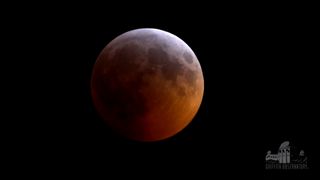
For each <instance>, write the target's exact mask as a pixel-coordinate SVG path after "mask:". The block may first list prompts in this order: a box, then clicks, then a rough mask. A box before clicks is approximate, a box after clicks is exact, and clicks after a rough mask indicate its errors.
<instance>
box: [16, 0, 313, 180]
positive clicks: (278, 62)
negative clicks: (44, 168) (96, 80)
mask: <svg viewBox="0 0 320 180" xmlns="http://www.w3.org/2000/svg"><path fill="white" fill-rule="evenodd" d="M101 6H102V5H98V6H87V5H84V4H82V5H79V7H78V6H76V5H72V6H71V5H70V6H68V5H66V6H57V7H59V9H57V10H50V11H49V10H47V9H43V10H39V13H38V15H37V14H32V15H26V16H23V17H20V18H18V19H17V20H18V22H21V23H22V22H23V23H25V24H27V25H21V26H19V27H20V28H26V30H24V31H23V32H21V33H20V34H19V35H16V36H18V38H16V39H18V40H17V43H16V44H19V46H22V45H23V46H24V45H26V46H28V47H27V48H28V50H29V49H30V51H28V50H25V51H26V53H27V55H28V56H27V57H28V58H25V59H27V60H29V62H28V63H27V62H22V66H21V67H19V68H21V69H23V67H26V66H24V65H28V66H31V68H30V71H28V72H26V70H24V71H21V72H26V73H24V76H23V77H22V79H23V80H24V81H23V82H25V81H27V80H30V82H29V83H28V85H26V86H24V87H25V88H26V90H25V92H26V93H27V94H28V95H26V97H24V98H25V100H24V101H23V102H24V103H25V108H24V110H23V111H26V112H28V115H30V116H31V117H32V119H34V120H35V121H36V122H35V123H34V124H33V123H32V125H31V126H32V128H31V129H34V130H32V131H27V132H26V133H24V134H26V135H27V136H28V134H30V139H31V142H30V143H26V142H25V141H24V140H26V139H28V138H25V139H24V138H20V139H22V140H21V142H25V144H27V146H30V148H31V149H33V148H35V149H38V147H41V149H43V151H41V152H42V153H43V154H42V155H41V156H42V157H43V160H42V161H41V162H44V163H46V162H50V160H52V159H55V157H57V158H58V159H59V160H58V161H57V163H58V164H59V163H60V165H61V166H64V165H65V164H66V163H65V162H67V163H69V164H70V166H74V165H76V166H81V167H85V166H90V164H94V165H98V164H102V166H109V168H105V172H106V174H109V173H110V174H111V173H114V171H115V170H119V169H121V171H123V174H126V173H129V171H130V172H131V171H134V172H135V173H136V174H135V175H138V176H139V172H141V171H148V172H152V173H155V176H157V174H162V175H166V174H168V173H171V172H173V173H175V174H177V175H179V174H181V175H186V176H189V174H190V175H191V174H194V175H195V174H197V175H198V176H199V179H201V177H202V176H205V177H209V178H211V177H212V178H214V177H216V176H218V177H220V175H226V176H233V175H235V174H238V175H239V176H243V177H247V176H250V175H257V177H260V178H259V179H261V177H269V176H274V175H283V174H290V175H301V176H304V175H310V174H311V172H312V170H313V169H314V168H315V162H314V161H315V159H316V158H315V151H316V150H315V147H314V143H315V133H316V125H315V120H318V118H316V117H315V112H316V106H315V104H317V103H316V102H315V100H316V99H315V92H316V89H315V88H316V85H317V83H318V81H316V76H315V75H316V73H317V71H316V66H315V60H316V59H317V58H316V57H315V51H316V46H315V44H316V42H315V24H314V22H313V20H312V17H313V15H312V11H310V12H309V11H308V13H305V12H301V11H298V10H290V8H287V9H285V10H286V11H283V8H273V9H270V8H263V6H257V8H249V7H247V6H246V5H243V6H244V8H239V7H238V6H237V5H221V6H209V5H203V6H193V5H192V4H190V5H187V6H186V7H185V6H183V7H172V8H168V7H167V8H166V9H161V10H159V9H160V8H158V9H157V10H154V9H150V8H146V7H144V8H139V9H136V8H132V9H131V10H129V11H127V10H124V9H121V8H119V6H117V5H105V6H102V7H105V8H102V7H101ZM177 8H178V10H177ZM129 9H130V8H129ZM39 14H40V15H41V14H42V15H43V16H45V20H42V19H41V18H40V17H39ZM26 22H27V23H26ZM136 28H158V29H162V30H165V31H168V32H170V33H172V34H175V35H176V36H178V37H179V38H181V39H182V40H184V41H185V42H186V43H187V44H188V45H189V46H190V47H191V48H192V49H193V51H194V53H195V54H196V56H197V57H198V60H199V62H200V64H201V67H202V70H203V74H204V80H205V81H204V83H205V90H204V97H203V101H202V104H201V107H200V109H199V111H198V113H197V115H196V117H195V118H194V120H193V121H192V123H191V124H189V125H188V127H187V128H185V129H184V130H183V131H181V132H180V133H179V134H177V135H176V136H174V137H172V138H170V139H167V140H164V141H159V142H152V143H141V142H135V141H130V140H127V139H124V138H122V137H120V136H118V135H117V134H115V133H114V132H112V131H111V129H110V128H109V127H107V126H106V125H105V124H104V123H103V121H102V119H101V118H100V117H99V116H98V114H97V112H96V111H95V109H94V107H93V103H92V100H91V95H90V78H91V73H92V68H93V65H94V62H95V60H96V58H97V56H98V55H99V53H100V51H101V50H102V49H103V48H104V47H105V46H106V45H107V44H108V43H109V42H110V41H111V40H112V39H114V38H115V37H117V36H118V35H120V34H122V33H124V32H127V31H129V30H132V29H136ZM31 44H32V45H31ZM29 57H30V58H29ZM31 69H32V70H31ZM28 102H30V103H34V104H35V106H36V107H34V108H31V105H28ZM24 103H23V104H24ZM29 108H30V109H32V111H28V110H27V109H29ZM317 110H318V109H317ZM29 125H30V124H29ZM28 137H29V136H28ZM285 140H288V141H290V143H291V144H292V145H293V146H296V147H297V148H299V149H304V151H305V153H306V156H307V157H308V158H309V160H310V161H309V163H310V168H311V169H310V170H308V171H303V170H302V171H299V172H297V171H291V172H281V171H266V170H265V169H264V166H265V155H266V153H267V151H268V150H271V151H272V152H276V151H277V149H278V147H279V146H280V144H281V143H282V142H283V141H285ZM28 144H29V145H28ZM30 148H29V149H30ZM30 151H32V150H30ZM33 152H34V151H33ZM35 154H37V153H35ZM49 154H50V155H49ZM82 163H83V164H82ZM137 163H141V164H137ZM161 163H164V164H165V165H162V164H161ZM129 174H130V173H129ZM132 175H133V174H132ZM219 179H220V178H219Z"/></svg>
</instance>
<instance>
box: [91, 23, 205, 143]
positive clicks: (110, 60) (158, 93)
mask: <svg viewBox="0 0 320 180" xmlns="http://www.w3.org/2000/svg"><path fill="white" fill-rule="evenodd" d="M203 91H204V80H203V74H202V70H201V66H200V63H199V61H198V59H197V57H196V55H195V54H194V52H193V51H192V49H191V48H190V47H189V46H188V45H187V44H186V43H185V42H184V41H182V40H181V39H180V38H178V37H177V36H175V35H173V34H171V33H168V32H165V31H162V30H158V29H151V28H143V29H136V30H132V31H129V32H126V33H124V34H121V35H120V36H118V37H116V38H115V39H114V40H112V41H111V42H110V43H109V44H108V45H107V46H106V47H105V48H104V49H103V50H102V52H101V53H100V55H99V57H98V58H97V60H96V63H95V65H94V68H93V73H92V79H91V92H92V98H93V103H94V105H95V108H96V109H97V112H98V113H99V114H100V116H101V117H102V119H103V120H104V121H105V122H106V123H107V124H108V125H109V126H110V127H111V128H112V129H114V130H115V131H116V132H117V133H119V134H120V135H122V136H125V137H127V138H129V139H133V140H138V141H157V140H162V139H166V138H169V137H171V136H173V135H175V134H177V133H178V132H179V131H181V130H182V129H184V128H185V127H186V126H187V125H188V124H189V123H190V122H191V121H192V119H193V118H194V116H195V115H196V113H197V111H198V109H199V107H200V104H201V101H202V96H203Z"/></svg>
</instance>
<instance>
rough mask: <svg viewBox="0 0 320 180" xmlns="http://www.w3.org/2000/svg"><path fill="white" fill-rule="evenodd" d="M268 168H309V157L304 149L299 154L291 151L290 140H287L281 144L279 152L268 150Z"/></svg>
mask: <svg viewBox="0 0 320 180" xmlns="http://www.w3.org/2000/svg"><path fill="white" fill-rule="evenodd" d="M266 169H308V166H307V157H305V154H304V151H303V150H301V151H300V152H299V153H298V154H297V153H295V152H293V153H291V147H290V146H289V141H285V142H283V143H282V144H281V145H280V147H279V150H278V153H277V154H271V151H268V152H267V155H266Z"/></svg>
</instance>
